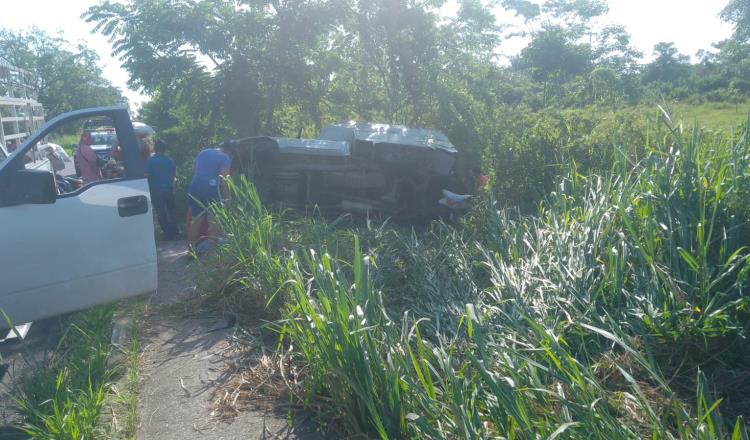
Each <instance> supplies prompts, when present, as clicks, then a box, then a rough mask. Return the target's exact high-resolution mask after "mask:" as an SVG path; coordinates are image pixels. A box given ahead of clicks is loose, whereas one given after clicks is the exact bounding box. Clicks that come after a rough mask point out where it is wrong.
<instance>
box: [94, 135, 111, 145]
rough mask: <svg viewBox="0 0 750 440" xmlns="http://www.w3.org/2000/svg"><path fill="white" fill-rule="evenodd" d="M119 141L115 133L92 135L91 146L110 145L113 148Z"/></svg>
mask: <svg viewBox="0 0 750 440" xmlns="http://www.w3.org/2000/svg"><path fill="white" fill-rule="evenodd" d="M116 139H117V135H115V134H114V133H92V134H91V145H109V146H112V145H114V143H115V140H116Z"/></svg>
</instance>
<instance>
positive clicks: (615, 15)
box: [0, 0, 731, 106]
mask: <svg viewBox="0 0 750 440" xmlns="http://www.w3.org/2000/svg"><path fill="white" fill-rule="evenodd" d="M96 2H97V0H23V1H11V0H0V4H2V13H1V14H0V27H3V28H10V29H14V30H26V29H28V28H30V27H32V26H36V27H39V28H41V29H43V30H45V31H48V32H50V33H53V34H56V33H58V32H62V34H63V36H64V37H65V38H66V39H67V40H69V41H73V42H78V41H82V42H85V43H86V44H87V45H88V46H89V47H90V48H91V49H93V50H94V51H96V52H97V53H98V54H99V56H100V57H101V65H100V67H101V68H102V70H103V72H104V76H105V77H106V78H107V79H109V80H110V81H111V82H112V84H114V85H115V86H116V87H119V88H120V89H122V90H123V92H124V94H125V96H126V97H127V98H128V99H129V100H130V102H131V104H134V105H136V106H137V105H139V104H140V103H142V102H144V101H145V100H147V98H146V97H145V96H143V95H142V94H141V93H139V91H137V90H129V89H128V87H127V81H128V74H127V72H126V71H124V70H123V69H122V68H121V67H120V62H119V61H118V60H117V59H115V58H113V57H112V56H111V51H112V49H111V46H110V44H109V42H108V41H107V39H106V38H105V37H103V36H101V35H98V34H92V33H91V28H92V25H91V24H88V23H86V22H85V21H83V20H82V19H81V18H80V15H81V14H82V13H83V12H84V11H86V9H87V8H88V7H89V6H90V5H92V4H96ZM727 2H728V0H609V8H610V12H609V14H607V16H606V17H604V18H603V22H605V23H616V24H622V25H624V26H625V27H626V29H627V30H628V32H629V33H630V34H631V36H632V42H633V45H634V46H635V47H636V48H637V49H638V50H640V51H641V52H643V53H644V55H645V56H646V59H648V58H649V57H650V56H651V53H652V49H653V46H654V45H655V44H656V43H659V42H662V41H673V42H675V46H676V47H677V48H678V49H679V50H680V52H682V53H684V54H687V55H691V56H693V55H695V53H696V52H697V51H698V50H700V49H710V48H711V44H713V43H715V42H718V41H720V40H723V39H725V38H727V37H729V35H730V34H731V27H730V26H729V25H728V24H726V23H723V22H722V21H721V20H720V19H719V17H718V15H719V12H721V10H722V8H723V7H724V5H725V4H726V3H727ZM505 18H507V17H501V19H505ZM522 47H523V42H522V41H508V42H506V43H505V44H504V45H503V46H502V47H501V51H502V52H504V54H505V55H508V56H509V55H513V54H515V52H517V51H518V50H520V48H522Z"/></svg>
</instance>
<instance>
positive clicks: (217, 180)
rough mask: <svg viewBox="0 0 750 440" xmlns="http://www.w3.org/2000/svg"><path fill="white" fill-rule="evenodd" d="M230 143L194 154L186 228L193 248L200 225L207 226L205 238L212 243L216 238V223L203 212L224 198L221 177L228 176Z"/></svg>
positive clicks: (207, 212) (198, 235) (199, 233)
mask: <svg viewBox="0 0 750 440" xmlns="http://www.w3.org/2000/svg"><path fill="white" fill-rule="evenodd" d="M230 147H231V143H230V142H229V141H227V142H224V143H223V144H222V145H221V148H206V149H205V150H202V151H201V152H200V153H198V156H196V157H195V163H194V164H193V180H192V181H191V182H190V188H188V206H189V207H190V216H191V222H190V227H189V228H188V231H187V233H188V242H189V243H190V246H191V247H193V248H194V247H195V246H196V245H197V244H198V242H199V241H201V239H202V238H204V237H202V235H203V234H202V233H201V229H202V225H203V222H204V220H205V222H206V223H207V228H206V229H207V233H206V236H207V238H210V239H213V240H216V239H217V238H218V235H219V231H218V230H217V226H216V222H215V220H214V219H213V217H212V216H211V213H210V212H209V211H208V210H207V209H208V207H209V205H211V203H213V202H216V201H219V200H220V197H221V196H222V195H224V196H226V183H225V182H224V178H225V177H227V176H229V167H230V165H231V159H230V158H229V150H230Z"/></svg>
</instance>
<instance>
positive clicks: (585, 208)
mask: <svg viewBox="0 0 750 440" xmlns="http://www.w3.org/2000/svg"><path fill="white" fill-rule="evenodd" d="M663 127H664V128H663V129H661V130H655V131H654V132H653V135H652V136H650V140H649V145H646V146H645V147H644V146H637V148H631V149H626V148H622V149H618V150H617V152H615V153H613V156H614V157H615V159H614V162H613V164H612V172H611V173H607V174H603V175H586V176H584V175H580V174H579V173H578V171H577V167H576V165H575V163H574V162H570V163H569V165H568V177H567V178H565V179H562V181H560V182H558V184H557V186H556V190H555V191H553V192H552V193H550V194H549V195H548V196H547V197H546V198H545V200H544V202H542V203H541V204H540V206H539V207H538V212H537V213H536V215H532V216H524V215H521V214H519V213H518V212H515V211H512V210H502V209H497V208H496V207H495V206H494V205H493V203H492V201H491V197H488V199H489V200H486V201H484V202H483V203H481V204H478V206H477V207H476V209H475V212H473V213H472V214H471V216H470V217H469V218H467V219H466V220H465V221H464V224H463V225H461V226H458V227H451V226H447V225H444V224H440V223H436V224H434V225H433V226H432V227H431V228H430V229H429V230H428V231H422V232H419V233H417V232H414V231H404V230H399V229H397V228H392V227H372V226H371V225H354V226H351V227H348V228H344V227H341V223H343V222H344V220H339V221H338V222H339V223H340V224H338V225H334V224H331V223H329V222H325V221H323V220H321V219H318V220H310V219H297V220H289V219H288V217H285V216H284V214H281V213H274V212H271V211H268V210H266V209H265V208H264V207H263V204H262V203H261V201H260V199H259V197H258V195H257V193H256V192H255V191H254V190H253V189H252V187H251V185H249V184H248V183H247V182H243V183H241V184H238V185H233V186H232V200H233V201H232V202H231V203H230V204H229V205H228V206H225V207H222V208H218V209H217V218H218V219H219V221H220V223H221V225H222V227H223V228H224V230H225V232H226V233H227V236H226V238H227V242H226V243H225V244H224V246H223V247H222V248H221V250H220V252H219V254H218V256H217V258H216V259H215V260H212V261H208V262H206V263H205V264H206V265H205V266H204V268H205V269H206V272H207V273H209V274H211V273H213V274H214V278H212V282H213V285H218V286H222V288H221V289H218V290H221V291H223V292H226V290H227V287H228V286H229V287H231V290H232V292H233V295H234V296H240V297H242V296H248V297H253V298H254V300H255V304H256V306H257V307H258V308H260V309H261V310H264V311H265V313H266V314H267V316H271V317H278V321H277V325H278V328H279V334H280V341H281V342H280V347H281V350H283V351H284V352H285V354H287V359H289V360H290V361H291V362H293V363H295V364H297V365H298V366H301V367H302V368H301V370H300V371H302V373H301V374H300V377H298V380H300V381H301V383H302V388H303V393H302V394H300V395H299V396H300V399H301V403H304V404H305V405H306V406H307V407H308V408H309V409H310V410H312V411H316V412H317V413H318V414H319V416H320V417H321V418H323V419H325V420H328V421H331V422H332V425H333V426H334V428H335V429H338V430H340V431H341V433H342V434H343V435H346V436H348V437H362V438H371V437H374V438H382V439H387V438H466V439H478V438H517V439H521V438H523V439H527V438H603V439H611V438H634V439H635V438H645V437H650V438H679V439H690V438H705V439H708V438H732V439H746V438H748V435H747V428H746V425H745V423H744V421H743V417H747V416H748V415H749V414H750V397H748V396H750V381H749V380H747V379H748V373H747V368H746V367H747V365H750V350H748V345H747V343H746V342H745V341H746V337H747V330H748V325H750V317H749V316H748V306H749V305H750V300H749V299H748V296H747V283H748V279H749V277H750V264H748V259H749V258H750V253H749V252H748V248H747V246H748V245H750V237H749V236H748V228H747V221H748V220H747V219H748V216H747V215H748V208H747V206H748V201H750V199H749V198H748V195H749V194H750V181H749V180H748V179H750V144H749V141H750V140H749V139H748V137H747V135H746V134H745V135H743V136H740V137H738V138H728V137H719V136H716V135H711V136H707V135H705V134H703V133H702V132H700V131H698V130H693V131H690V132H685V131H683V130H682V129H681V128H680V127H679V126H677V127H676V126H674V125H673V124H672V123H671V121H670V120H669V119H668V117H666V116H665V121H664V126H663ZM628 151H637V154H631V153H628ZM216 280H219V281H221V282H218V283H217V282H216Z"/></svg>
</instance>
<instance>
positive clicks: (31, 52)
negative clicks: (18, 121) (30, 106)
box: [0, 28, 124, 117]
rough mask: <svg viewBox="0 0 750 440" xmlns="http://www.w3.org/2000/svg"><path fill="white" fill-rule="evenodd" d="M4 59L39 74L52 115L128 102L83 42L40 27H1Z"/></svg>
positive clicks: (38, 86)
mask: <svg viewBox="0 0 750 440" xmlns="http://www.w3.org/2000/svg"><path fill="white" fill-rule="evenodd" d="M0 58H4V59H6V60H7V61H9V62H10V63H11V64H12V65H14V66H17V67H20V68H23V69H25V70H27V71H29V72H31V73H33V74H34V75H35V76H36V78H37V80H38V84H36V89H37V91H38V93H39V98H38V99H39V102H41V103H42V105H43V106H44V109H45V111H46V113H47V116H48V117H52V116H57V115H59V114H61V113H65V112H69V111H71V110H78V109H81V108H87V107H96V106H102V105H114V104H118V103H122V102H124V98H123V97H122V94H121V92H120V90H118V89H117V88H115V87H113V86H112V84H111V83H110V82H109V81H107V80H106V79H104V77H103V76H102V71H101V68H100V67H99V57H98V56H97V55H96V53H95V52H94V51H92V50H91V49H89V48H88V47H86V46H84V45H83V44H78V45H72V44H70V43H69V42H67V41H66V40H65V39H63V38H62V37H60V36H52V35H49V34H47V33H45V32H44V31H42V30H40V29H36V28H32V29H31V30H30V31H28V32H22V33H16V32H13V31H8V30H3V29H0Z"/></svg>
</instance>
